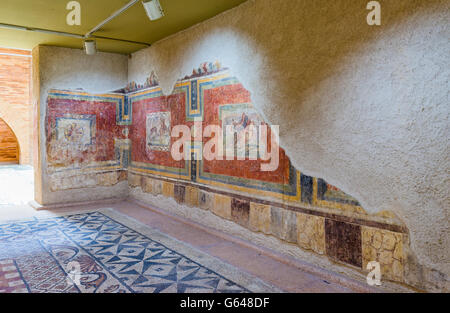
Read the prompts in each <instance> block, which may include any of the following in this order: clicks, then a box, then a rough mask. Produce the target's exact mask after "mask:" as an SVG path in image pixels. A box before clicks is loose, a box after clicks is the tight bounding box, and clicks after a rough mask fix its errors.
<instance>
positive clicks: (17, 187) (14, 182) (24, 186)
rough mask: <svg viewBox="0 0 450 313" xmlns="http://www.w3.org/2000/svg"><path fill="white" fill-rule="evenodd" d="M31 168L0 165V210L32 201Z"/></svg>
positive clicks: (32, 179)
mask: <svg viewBox="0 0 450 313" xmlns="http://www.w3.org/2000/svg"><path fill="white" fill-rule="evenodd" d="M33 181H34V178H33V168H32V167H31V166H25V165H0V190H1V192H0V208H2V207H3V206H11V205H22V204H27V203H28V202H30V201H32V200H33V199H34V184H33Z"/></svg>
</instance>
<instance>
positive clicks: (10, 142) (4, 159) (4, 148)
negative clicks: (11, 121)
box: [0, 118, 19, 164]
mask: <svg viewBox="0 0 450 313" xmlns="http://www.w3.org/2000/svg"><path fill="white" fill-rule="evenodd" d="M2 163H19V142H18V141H17V138H16V135H15V134H14V132H13V131H12V129H11V127H9V126H8V124H6V122H5V121H4V120H3V119H1V118H0V164H2Z"/></svg>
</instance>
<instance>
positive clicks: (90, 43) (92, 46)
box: [84, 39, 97, 55]
mask: <svg viewBox="0 0 450 313" xmlns="http://www.w3.org/2000/svg"><path fill="white" fill-rule="evenodd" d="M84 51H85V52H86V54H87V55H94V54H95V53H96V52H97V45H96V43H95V40H92V39H86V40H85V41H84Z"/></svg>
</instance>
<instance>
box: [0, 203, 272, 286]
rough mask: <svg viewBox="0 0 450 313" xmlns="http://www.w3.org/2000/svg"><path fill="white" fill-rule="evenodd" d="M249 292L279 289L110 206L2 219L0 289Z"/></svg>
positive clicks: (0, 231) (0, 230)
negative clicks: (52, 214)
mask: <svg viewBox="0 0 450 313" xmlns="http://www.w3.org/2000/svg"><path fill="white" fill-rule="evenodd" d="M151 238H152V239H151ZM252 291H254V292H276V291H278V290H277V289H276V288H275V287H272V286H269V285H267V284H266V283H264V282H263V281H261V280H260V279H258V278H255V277H253V276H250V275H247V274H245V273H242V272H240V271H238V270H236V269H234V268H233V267H232V266H231V265H229V264H225V263H222V262H221V261H219V260H218V259H215V258H213V257H211V256H209V255H207V254H203V253H202V252H199V251H197V250H195V249H193V248H192V247H190V246H187V245H186V244H183V243H181V242H180V241H177V240H175V239H173V238H171V237H168V236H167V235H165V234H162V233H159V232H158V231H157V230H155V229H152V228H149V227H147V226H145V225H142V224H138V223H137V222H135V221H134V220H132V219H130V218H127V217H125V216H123V215H120V214H119V213H115V212H113V211H112V210H111V211H110V210H107V209H106V210H104V211H99V212H88V213H86V212H84V213H80V214H72V215H66V216H58V217H50V218H39V219H38V218H32V219H29V220H22V221H15V222H0V292H33V293H62V292H75V293H80V292H81V293H99V292H101V293H103V292H105V293H130V292H131V293H138V292H154V293H158V292H173V293H174V292H178V293H184V292H233V293H234V292H238V293H242V292H252Z"/></svg>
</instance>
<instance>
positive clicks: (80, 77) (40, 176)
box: [33, 46, 128, 205]
mask: <svg viewBox="0 0 450 313" xmlns="http://www.w3.org/2000/svg"><path fill="white" fill-rule="evenodd" d="M33 63H34V64H33V86H34V88H35V89H36V88H39V112H38V116H39V127H40V132H39V136H40V137H39V140H40V143H41V144H40V145H39V152H38V153H39V160H38V167H39V168H38V170H37V172H36V173H37V174H36V175H35V183H36V200H37V201H38V202H39V203H40V204H42V205H46V204H56V203H63V202H71V201H75V202H80V201H89V200H98V199H105V198H124V197H126V196H127V194H128V186H127V183H126V182H121V183H118V184H117V185H114V186H110V187H104V186H99V187H93V186H91V187H90V188H82V189H72V190H64V191H56V192H53V191H52V190H51V186H52V185H54V184H52V181H51V179H50V177H49V175H48V173H47V151H46V144H45V140H46V139H45V116H46V113H47V112H46V107H47V105H46V103H47V96H48V92H49V90H50V89H62V90H64V89H66V90H76V89H81V90H84V91H89V92H92V93H104V92H106V91H111V90H116V89H119V88H122V87H123V86H125V85H126V84H127V67H128V64H127V57H126V56H124V55H119V54H113V53H97V54H96V55H94V56H88V55H86V53H85V52H84V51H83V50H76V49H68V48H58V47H47V46H39V47H36V48H35V49H34V50H33ZM33 94H34V96H35V97H37V94H38V91H37V90H33ZM80 174H81V173H80ZM87 178H88V177H87ZM87 178H86V179H87ZM79 179H81V178H79ZM86 182H87V180H86Z"/></svg>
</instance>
